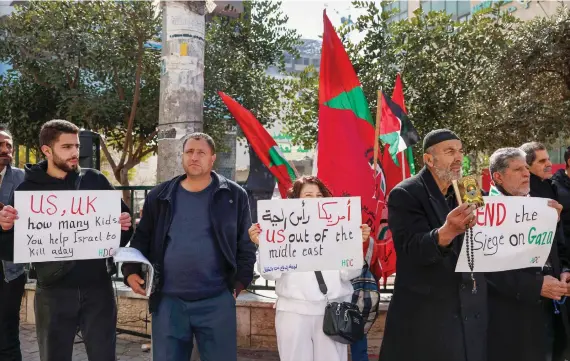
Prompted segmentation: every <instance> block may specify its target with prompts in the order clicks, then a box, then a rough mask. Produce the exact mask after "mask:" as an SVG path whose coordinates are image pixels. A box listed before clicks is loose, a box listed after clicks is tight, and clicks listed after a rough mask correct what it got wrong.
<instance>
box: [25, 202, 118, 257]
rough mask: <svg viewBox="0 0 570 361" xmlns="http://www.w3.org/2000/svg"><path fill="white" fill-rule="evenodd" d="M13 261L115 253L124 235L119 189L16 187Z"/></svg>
mask: <svg viewBox="0 0 570 361" xmlns="http://www.w3.org/2000/svg"><path fill="white" fill-rule="evenodd" d="M14 203H15V205H14V208H16V210H17V211H18V217H19V219H17V220H16V222H15V223H14V262H15V263H29V262H50V261H65V260H80V259H95V258H107V257H111V256H112V255H113V253H114V251H115V250H117V249H118V248H119V245H120V239H121V225H120V223H119V216H120V214H121V192H120V191H33V192H31V191H16V192H15V193H14Z"/></svg>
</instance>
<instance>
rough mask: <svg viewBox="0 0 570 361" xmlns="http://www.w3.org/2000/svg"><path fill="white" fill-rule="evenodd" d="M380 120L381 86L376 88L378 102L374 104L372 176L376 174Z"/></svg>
mask: <svg viewBox="0 0 570 361" xmlns="http://www.w3.org/2000/svg"><path fill="white" fill-rule="evenodd" d="M381 121H382V87H380V90H378V103H377V106H376V127H375V129H374V178H376V175H377V173H376V172H377V171H376V170H377V165H378V151H379V150H380V139H379V138H380V122H381Z"/></svg>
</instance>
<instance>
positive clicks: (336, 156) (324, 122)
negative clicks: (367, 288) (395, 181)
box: [317, 12, 385, 257]
mask: <svg viewBox="0 0 570 361" xmlns="http://www.w3.org/2000/svg"><path fill="white" fill-rule="evenodd" d="M323 21H324V33H323V45H322V51H321V66H320V79H319V80H320V81H319V128H318V129H319V133H318V144H317V154H318V158H317V177H318V178H319V179H321V180H322V181H323V182H324V183H325V184H326V185H327V186H328V187H329V188H330V189H331V191H332V193H333V195H334V196H337V197H342V196H360V197H361V202H362V222H363V223H367V224H368V225H370V227H371V229H372V233H371V234H372V235H373V236H374V237H376V236H377V234H378V232H379V223H380V212H381V211H382V209H383V208H384V205H385V203H384V197H385V193H384V192H385V182H384V181H383V180H384V177H383V173H382V168H381V167H380V166H379V165H378V166H377V168H378V169H377V170H376V171H375V170H374V169H373V164H374V163H373V161H374V144H375V142H376V141H377V140H376V139H375V134H374V124H375V121H374V119H373V118H372V115H371V114H370V109H369V108H368V102H367V101H366V97H365V96H364V92H363V90H362V87H361V85H360V82H359V81H358V78H357V76H356V73H355V71H354V68H353V67H352V64H351V62H350V59H349V58H348V55H347V54H346V51H345V50H344V47H343V45H342V42H341V41H340V39H339V37H338V35H337V34H336V32H335V30H334V28H333V26H332V24H331V22H330V20H329V19H328V17H327V15H326V12H324V13H323ZM366 243H367V242H366ZM365 247H366V245H365ZM373 257H374V256H373Z"/></svg>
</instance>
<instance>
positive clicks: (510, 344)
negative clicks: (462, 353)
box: [486, 148, 570, 361]
mask: <svg viewBox="0 0 570 361" xmlns="http://www.w3.org/2000/svg"><path fill="white" fill-rule="evenodd" d="M527 156H528V155H525V153H524V152H522V151H521V150H520V149H517V148H502V149H499V150H497V151H496V152H495V153H493V155H492V156H491V158H490V160H489V162H490V165H489V170H490V172H491V176H492V177H493V182H494V183H495V186H496V188H497V190H498V191H499V192H500V193H501V194H502V195H504V196H519V197H521V196H529V193H531V189H532V186H531V181H530V177H531V175H530V173H529V170H528V169H527V164H526V163H527V161H526V160H525V157H527ZM549 204H550V205H551V206H553V207H554V208H557V207H556V206H557V202H555V201H553V200H551V201H549ZM558 208H559V207H558ZM555 239H556V241H555V242H553V244H552V248H551V251H550V255H549V257H548V260H547V261H546V264H545V266H544V267H543V268H524V269H517V270H511V271H503V272H492V273H488V274H487V275H486V276H487V279H488V283H489V287H488V292H489V335H488V339H489V343H488V349H489V358H488V361H504V360H517V361H526V360H528V361H537V360H540V361H543V360H546V361H553V360H554V361H558V360H564V359H565V357H564V353H563V352H564V349H565V347H566V344H567V339H568V322H567V320H568V318H567V312H566V305H565V304H564V303H561V302H559V301H560V300H561V299H562V297H563V296H564V294H565V293H566V292H567V291H566V282H567V280H568V279H569V278H570V274H569V273H568V272H567V269H568V258H567V256H566V252H565V247H564V242H563V240H562V239H561V238H560V233H559V232H556V235H555Z"/></svg>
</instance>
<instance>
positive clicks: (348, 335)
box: [315, 271, 364, 344]
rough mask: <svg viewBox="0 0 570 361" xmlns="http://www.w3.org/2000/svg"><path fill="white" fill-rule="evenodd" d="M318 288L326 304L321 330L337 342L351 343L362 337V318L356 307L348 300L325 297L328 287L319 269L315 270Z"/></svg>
mask: <svg viewBox="0 0 570 361" xmlns="http://www.w3.org/2000/svg"><path fill="white" fill-rule="evenodd" d="M315 276H317V281H318V282H319V289H320V290H321V292H322V293H323V295H325V299H326V300H327V306H326V308H325V318H324V321H323V332H324V333H325V335H327V336H329V337H330V338H332V339H333V340H335V341H336V342H339V343H344V344H352V343H355V342H356V341H359V340H361V339H362V338H363V337H364V320H363V319H362V315H361V314H360V311H359V309H358V307H357V306H356V305H354V304H352V303H350V302H342V303H339V302H332V303H330V302H329V300H328V298H327V292H328V288H327V285H326V283H325V279H324V278H323V274H322V273H321V272H320V271H315Z"/></svg>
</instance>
